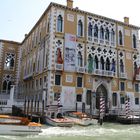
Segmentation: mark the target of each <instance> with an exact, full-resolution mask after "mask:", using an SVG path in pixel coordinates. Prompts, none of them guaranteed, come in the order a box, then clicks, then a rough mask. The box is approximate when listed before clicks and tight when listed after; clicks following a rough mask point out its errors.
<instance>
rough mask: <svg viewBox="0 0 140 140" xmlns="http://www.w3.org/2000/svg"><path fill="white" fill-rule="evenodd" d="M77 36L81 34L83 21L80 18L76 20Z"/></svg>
mask: <svg viewBox="0 0 140 140" xmlns="http://www.w3.org/2000/svg"><path fill="white" fill-rule="evenodd" d="M78 36H83V23H82V21H81V20H79V21H78Z"/></svg>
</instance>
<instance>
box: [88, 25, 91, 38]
mask: <svg viewBox="0 0 140 140" xmlns="http://www.w3.org/2000/svg"><path fill="white" fill-rule="evenodd" d="M88 36H89V37H92V24H91V23H89V25H88Z"/></svg>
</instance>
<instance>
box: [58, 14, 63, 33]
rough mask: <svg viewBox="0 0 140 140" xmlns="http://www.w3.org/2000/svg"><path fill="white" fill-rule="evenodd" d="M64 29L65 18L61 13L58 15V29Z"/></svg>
mask: <svg viewBox="0 0 140 140" xmlns="http://www.w3.org/2000/svg"><path fill="white" fill-rule="evenodd" d="M62 30H63V18H62V16H61V15H59V16H58V17H57V31H58V32H62Z"/></svg>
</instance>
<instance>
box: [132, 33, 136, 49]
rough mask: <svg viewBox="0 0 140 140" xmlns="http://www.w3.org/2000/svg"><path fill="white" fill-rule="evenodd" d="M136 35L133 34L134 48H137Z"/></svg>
mask: <svg viewBox="0 0 140 140" xmlns="http://www.w3.org/2000/svg"><path fill="white" fill-rule="evenodd" d="M136 47H137V45H136V35H134V34H133V48H136Z"/></svg>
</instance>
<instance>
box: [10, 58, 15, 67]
mask: <svg viewBox="0 0 140 140" xmlns="http://www.w3.org/2000/svg"><path fill="white" fill-rule="evenodd" d="M14 63H15V62H14V58H12V59H11V63H10V67H11V68H13V67H14Z"/></svg>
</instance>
